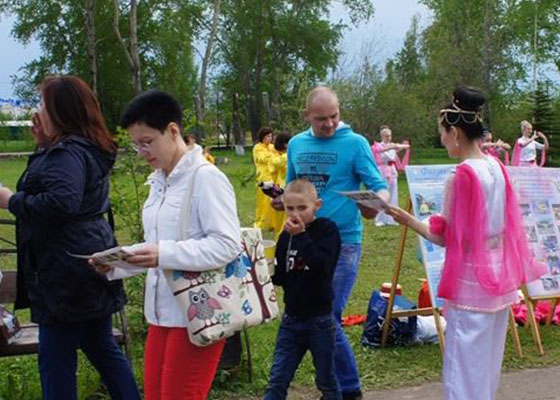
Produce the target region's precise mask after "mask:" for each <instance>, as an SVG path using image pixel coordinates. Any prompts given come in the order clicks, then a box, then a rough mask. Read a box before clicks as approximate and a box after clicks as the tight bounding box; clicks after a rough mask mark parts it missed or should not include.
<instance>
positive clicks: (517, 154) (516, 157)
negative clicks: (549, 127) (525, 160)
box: [511, 139, 546, 167]
mask: <svg viewBox="0 0 560 400" xmlns="http://www.w3.org/2000/svg"><path fill="white" fill-rule="evenodd" d="M520 161H521V145H520V144H519V139H517V140H516V141H515V147H514V148H513V157H512V160H511V165H513V166H515V167H518V166H519V162H520ZM545 162H546V151H545V150H544V148H543V149H542V150H541V161H540V163H539V167H542V166H544V163H545Z"/></svg>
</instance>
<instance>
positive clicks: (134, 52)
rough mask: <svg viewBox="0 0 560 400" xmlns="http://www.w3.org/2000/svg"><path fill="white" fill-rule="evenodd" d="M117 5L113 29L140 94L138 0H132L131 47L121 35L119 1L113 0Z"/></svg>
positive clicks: (137, 92) (135, 87)
mask: <svg viewBox="0 0 560 400" xmlns="http://www.w3.org/2000/svg"><path fill="white" fill-rule="evenodd" d="M113 4H114V6H115V17H114V18H113V30H114V32H115V35H116V36H117V40H118V41H119V43H120V44H121V46H122V48H123V51H124V55H125V57H126V61H127V62H128V66H129V67H130V72H131V73H132V86H133V87H134V93H135V94H139V93H140V92H141V91H142V82H141V80H140V71H141V70H140V56H139V54H138V34H137V24H136V0H130V49H129V48H128V47H127V46H126V42H125V40H124V39H123V37H122V35H121V31H120V29H119V16H120V13H119V3H118V0H113Z"/></svg>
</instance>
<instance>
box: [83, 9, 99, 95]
mask: <svg viewBox="0 0 560 400" xmlns="http://www.w3.org/2000/svg"><path fill="white" fill-rule="evenodd" d="M95 5H96V0H87V4H86V26H87V54H88V59H89V74H90V79H91V89H92V90H93V93H94V94H95V96H97V52H96V51H95Z"/></svg>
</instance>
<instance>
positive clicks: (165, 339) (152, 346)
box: [144, 325, 225, 400]
mask: <svg viewBox="0 0 560 400" xmlns="http://www.w3.org/2000/svg"><path fill="white" fill-rule="evenodd" d="M224 345H225V340H222V341H220V342H217V343H214V344H212V345H210V346H206V347H198V346H195V345H194V344H192V343H191V342H190V340H189V334H188V333H187V329H186V328H166V327H163V326H157V325H150V326H149V328H148V338H147V339H146V349H145V352H144V396H145V399H146V400H182V399H185V400H187V399H188V400H204V399H206V397H207V396H208V392H210V388H211V387H212V381H213V380H214V374H215V373H216V369H217V368H218V363H219V361H220V357H221V355H222V350H223V348H224Z"/></svg>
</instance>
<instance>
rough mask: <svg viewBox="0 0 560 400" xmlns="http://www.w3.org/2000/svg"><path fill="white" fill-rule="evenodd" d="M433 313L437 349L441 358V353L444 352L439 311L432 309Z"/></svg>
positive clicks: (443, 338)
mask: <svg viewBox="0 0 560 400" xmlns="http://www.w3.org/2000/svg"><path fill="white" fill-rule="evenodd" d="M433 311H434V321H435V322H436V329H437V335H438V341H439V349H440V350H441V356H442V357H443V352H444V351H445V334H444V332H443V328H442V326H441V315H440V311H439V310H438V309H437V308H435V307H433Z"/></svg>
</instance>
